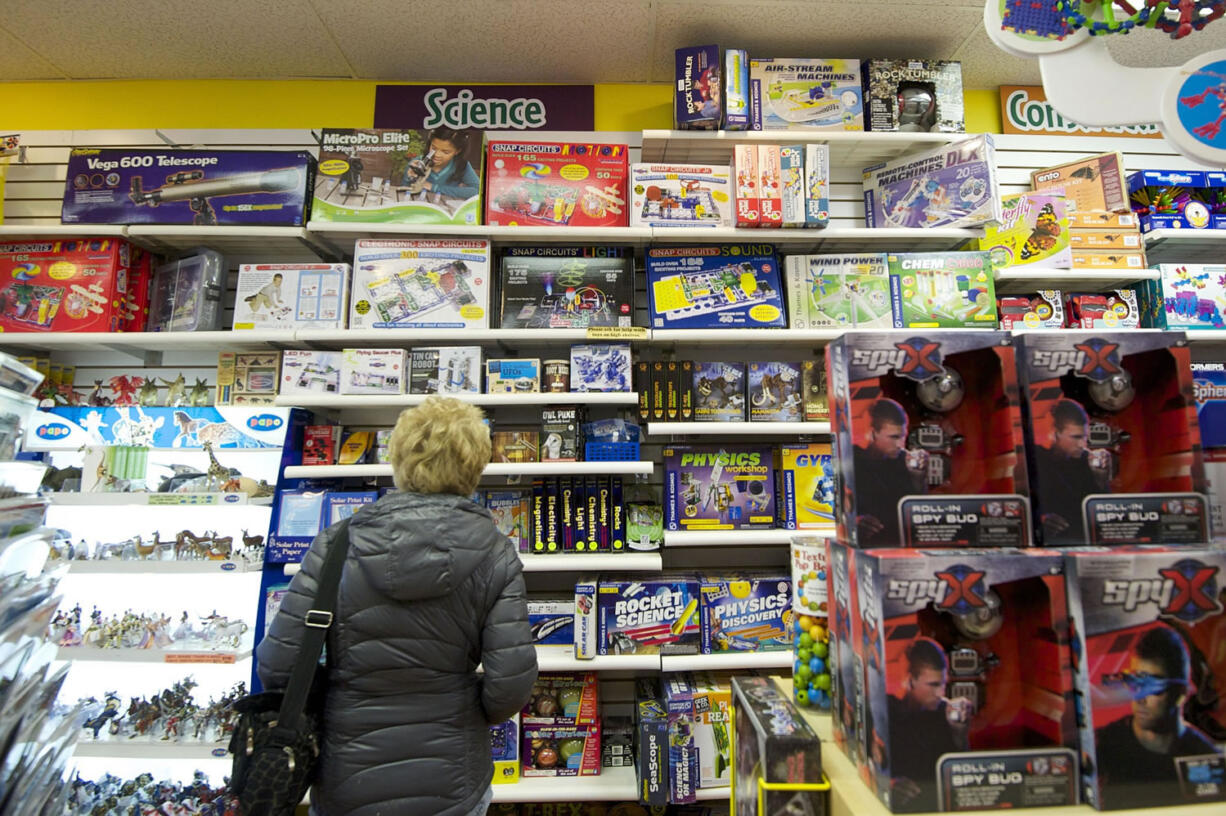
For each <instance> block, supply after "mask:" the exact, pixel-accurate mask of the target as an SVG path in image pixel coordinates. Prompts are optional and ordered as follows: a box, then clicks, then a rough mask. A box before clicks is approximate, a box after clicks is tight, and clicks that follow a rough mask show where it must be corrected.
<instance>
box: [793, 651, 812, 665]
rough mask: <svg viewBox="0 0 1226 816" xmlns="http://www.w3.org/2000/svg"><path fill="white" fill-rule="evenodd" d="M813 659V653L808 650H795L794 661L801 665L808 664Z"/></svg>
mask: <svg viewBox="0 0 1226 816" xmlns="http://www.w3.org/2000/svg"><path fill="white" fill-rule="evenodd" d="M812 657H813V652H812V651H811V650H809V649H797V650H796V659H797V660H799V661H800V662H801V663H808V662H809V660H811V659H812Z"/></svg>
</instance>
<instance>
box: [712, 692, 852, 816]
mask: <svg viewBox="0 0 1226 816" xmlns="http://www.w3.org/2000/svg"><path fill="white" fill-rule="evenodd" d="M790 696H791V695H789V694H785V693H784V692H783V691H782V690H781V689H780V688H779V687H778V686H776V685H775V684H774V682H772V681H771V680H770V678H767V677H733V678H732V713H733V718H734V722H733V732H734V733H735V734H736V751H735V753H734V755H733V765H732V806H733V808H734V810H733V812H734V813H736V814H737V816H742V814H744V816H772V815H773V814H782V813H804V814H811V815H812V816H826V813H827V812H828V811H827V809H826V808H827V804H826V803H827V791H828V790H829V788H830V785H829V782H828V781H827V780H826V775H825V774H824V773H822V744H821V740H820V739H819V738H818V736H817V733H816V732H815V731H814V730H813V729H812V728H811V727H810V726H809V724H808V723H807V722H806V721H805V719H804V718H803V717H801V715H800V712H799V711H798V710H797V709H796V706H795V705H794V704H793V703H792V701H791V699H789V698H790Z"/></svg>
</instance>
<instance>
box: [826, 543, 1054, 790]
mask: <svg viewBox="0 0 1226 816" xmlns="http://www.w3.org/2000/svg"><path fill="white" fill-rule="evenodd" d="M831 549H832V554H833V553H835V552H838V551H840V550H842V551H843V552H844V553H845V554H846V558H847V560H848V561H849V564H848V565H847V568H846V569H844V570H842V571H839V570H836V571H835V575H836V585H835V586H834V587H833V589H832V594H834V596H835V598H836V600H837V599H838V598H841V597H846V596H847V592H846V589H847V588H846V587H843V586H839V585H838V584H837V581H839V580H842V581H845V580H846V579H847V578H848V577H849V576H851V575H854V576H855V580H856V583H857V587H858V592H857V594H856V603H857V608H855V609H852V610H850V613H851V614H852V615H854V616H857V617H858V618H859V633H858V634H859V637H858V639H857V640H856V642H855V643H854V644H853V646H852V648H853V650H854V651H855V656H854V659H853V661H852V662H853V664H854V665H855V666H857V667H859V670H861V671H863V678H857V679H856V680H855V681H853V682H854V683H855V684H856V688H860V689H863V698H862V699H861V700H860V701H859V702H860V704H861V705H862V714H861V716H862V717H863V720H862V727H861V732H860V733H861V735H862V739H863V740H864V745H863V750H862V751H860V753H859V756H858V757H857V759H858V761H859V763H860V765H861V767H860V771H861V776H862V777H863V778H865V779H866V780H867V781H868V783H869V786H870V787H871V788H873V789H874V790H875V791H876V793H877V795H878V797H879V798H880V799H881V800H882V802H883V803H884V804H885V805H886V806H887V807H889V808H890V809H891V810H892V811H893V812H895V813H915V812H927V811H933V810H945V811H958V810H969V809H975V810H979V809H1005V808H1024V807H1038V806H1044V805H1068V804H1074V803H1076V801H1077V760H1076V755H1075V754H1074V752H1073V751H1072V750H1070V748H1071V747H1072V745H1073V744H1074V742H1075V740H1076V725H1075V719H1076V718H1075V711H1074V705H1073V700H1072V671H1071V662H1070V653H1069V631H1068V618H1067V611H1066V610H1067V606H1066V597H1065V583H1064V576H1063V559H1062V557H1061V556H1060V554H1059V553H1056V552H1054V551H1050V550H1038V549H1027V550H1017V549H1012V548H1005V549H990V550H984V549H978V550H976V549H967V550H943V551H938V550H912V549H902V550H898V549H891V550H858V551H854V552H848V551H847V550H846V549H845V548H843V546H842V545H841V544H832V545H831ZM838 659H839V664H840V666H841V665H842V664H843V663H844V661H846V660H847V659H848V656H847V655H844V653H843V646H842V644H840V647H839V653H838Z"/></svg>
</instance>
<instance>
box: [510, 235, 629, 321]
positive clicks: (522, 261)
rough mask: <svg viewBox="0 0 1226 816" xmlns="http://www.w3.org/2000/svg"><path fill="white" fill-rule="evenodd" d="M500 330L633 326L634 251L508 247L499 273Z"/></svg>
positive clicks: (613, 248) (601, 248) (597, 247)
mask: <svg viewBox="0 0 1226 816" xmlns="http://www.w3.org/2000/svg"><path fill="white" fill-rule="evenodd" d="M496 302H497V304H498V307H497V308H498V318H497V320H498V327H499V328H502V329H586V328H590V327H593V326H621V327H626V326H630V325H632V321H633V318H634V250H633V249H631V248H629V247H620V246H607V247H606V246H580V247H555V246H540V247H524V246H513V247H509V248H507V250H506V252H505V253H504V254H503V256H502V260H501V262H500V267H499V272H498V293H497V295H496Z"/></svg>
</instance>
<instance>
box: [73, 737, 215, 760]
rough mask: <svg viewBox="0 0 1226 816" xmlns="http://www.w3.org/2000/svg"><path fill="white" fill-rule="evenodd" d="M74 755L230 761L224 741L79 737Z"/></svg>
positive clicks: (83, 756)
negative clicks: (92, 738)
mask: <svg viewBox="0 0 1226 816" xmlns="http://www.w3.org/2000/svg"><path fill="white" fill-rule="evenodd" d="M73 756H74V757H77V758H81V759H157V760H162V759H196V760H204V759H224V760H226V761H227V762H229V761H230V754H229V752H228V751H227V750H226V745H225V743H221V742H217V743H213V742H204V743H201V742H161V741H154V742H145V741H143V740H142V741H139V742H137V741H132V740H124V739H113V740H100V741H98V742H93V741H80V742H78V743H77V747H76V750H74V751H73Z"/></svg>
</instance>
